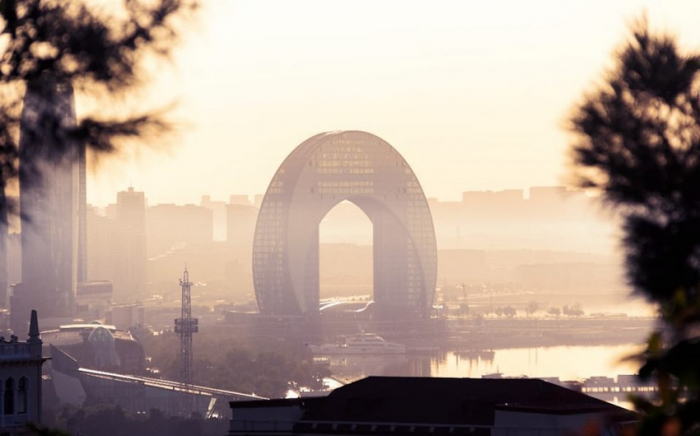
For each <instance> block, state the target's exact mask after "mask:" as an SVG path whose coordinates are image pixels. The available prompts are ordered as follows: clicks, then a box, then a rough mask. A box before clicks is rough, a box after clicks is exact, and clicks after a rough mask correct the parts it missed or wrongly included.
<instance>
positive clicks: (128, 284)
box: [113, 187, 146, 301]
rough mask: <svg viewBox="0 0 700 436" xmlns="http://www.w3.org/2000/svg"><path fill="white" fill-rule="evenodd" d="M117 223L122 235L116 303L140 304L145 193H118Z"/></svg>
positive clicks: (144, 264) (144, 251) (130, 190)
mask: <svg viewBox="0 0 700 436" xmlns="http://www.w3.org/2000/svg"><path fill="white" fill-rule="evenodd" d="M117 222H118V223H119V226H120V227H121V229H122V231H123V238H122V240H121V241H120V243H119V245H120V246H119V247H118V257H117V268H116V269H117V270H116V276H115V277H114V280H113V283H114V293H115V299H116V300H118V301H138V300H141V299H142V298H143V292H144V288H145V286H146V197H145V196H144V194H143V192H137V191H134V188H132V187H129V189H128V190H127V191H122V192H119V193H117Z"/></svg>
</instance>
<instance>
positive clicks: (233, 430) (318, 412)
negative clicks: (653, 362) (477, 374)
mask: <svg viewBox="0 0 700 436" xmlns="http://www.w3.org/2000/svg"><path fill="white" fill-rule="evenodd" d="M231 410H232V414H233V417H232V419H231V426H230V431H229V436H245V435H253V434H255V435H258V436H263V435H273V434H274V435H277V436H282V435H411V434H416V435H422V434H424V435H470V436H490V435H494V436H558V435H562V434H569V435H576V434H597V435H601V436H606V435H610V436H613V435H616V434H618V433H619V431H620V430H621V429H622V428H623V427H624V426H628V425H630V424H631V423H632V422H633V421H634V420H635V419H636V415H635V414H633V413H632V412H629V411H627V410H625V409H622V408H620V407H617V406H615V405H612V404H609V403H606V402H604V401H601V400H597V399H595V398H592V397H589V396H587V395H584V394H581V393H579V392H575V391H572V390H569V389H566V388H563V387H561V386H557V385H554V384H551V383H547V382H545V381H542V380H538V379H469V378H462V379H454V378H424V377H368V378H365V379H363V380H360V381H357V382H355V383H352V384H349V385H347V386H343V387H341V388H339V389H336V390H335V391H333V392H332V393H331V394H330V395H328V396H327V397H321V398H308V399H290V400H268V401H241V402H231Z"/></svg>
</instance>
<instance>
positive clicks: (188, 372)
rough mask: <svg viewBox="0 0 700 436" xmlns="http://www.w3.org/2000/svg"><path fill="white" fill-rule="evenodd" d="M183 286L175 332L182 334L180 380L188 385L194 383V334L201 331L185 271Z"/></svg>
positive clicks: (187, 275) (182, 280)
mask: <svg viewBox="0 0 700 436" xmlns="http://www.w3.org/2000/svg"><path fill="white" fill-rule="evenodd" d="M180 287H182V311H181V316H180V318H177V319H176V320H175V333H179V334H180V381H181V382H182V383H184V384H185V385H186V386H189V385H191V384H192V377H193V375H194V367H193V359H192V334H193V333H197V332H198V331H199V320H198V319H197V318H192V300H191V295H190V288H191V287H192V283H191V282H190V274H189V273H188V272H187V268H185V272H184V273H183V274H182V278H181V279H180Z"/></svg>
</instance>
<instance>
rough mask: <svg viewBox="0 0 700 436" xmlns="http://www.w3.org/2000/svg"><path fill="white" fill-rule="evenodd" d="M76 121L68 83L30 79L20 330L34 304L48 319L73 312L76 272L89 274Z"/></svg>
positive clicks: (15, 319)
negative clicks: (82, 229) (73, 129)
mask: <svg viewBox="0 0 700 436" xmlns="http://www.w3.org/2000/svg"><path fill="white" fill-rule="evenodd" d="M75 122H76V121H75V103H74V98H73V88H72V87H71V86H70V85H69V84H65V83H57V82H55V81H52V80H43V81H40V82H37V83H30V84H29V85H28V87H27V91H26V95H25V99H24V107H23V109H22V115H21V122H20V166H21V169H22V172H21V175H20V212H21V213H22V215H23V216H24V217H25V218H26V219H25V221H24V222H23V223H22V283H21V284H20V285H17V286H15V289H14V295H13V296H12V298H11V302H10V307H11V312H12V321H11V323H12V327H13V329H17V331H22V330H23V329H24V324H26V320H25V319H24V317H25V316H26V315H25V314H26V313H27V311H28V310H30V309H38V310H39V311H41V313H42V315H43V316H44V317H45V319H46V320H47V321H48V320H50V319H51V318H60V317H70V316H72V315H73V313H74V310H75V307H74V306H75V292H76V288H77V283H78V280H79V279H80V277H79V274H82V276H83V277H82V278H83V279H84V278H85V273H86V265H85V262H86V256H85V252H84V249H85V243H84V242H82V243H81V241H84V238H80V234H81V232H80V222H81V221H83V223H84V217H83V219H82V220H81V216H83V215H84V211H85V205H84V204H81V202H84V199H85V196H84V195H81V188H82V189H84V188H85V184H84V174H85V154H84V151H83V150H81V147H79V145H78V144H76V143H74V142H73V140H72V139H71V138H70V137H69V135H68V134H67V130H68V129H69V128H71V127H73V126H75ZM81 174H82V176H83V177H82V180H81ZM81 248H82V252H81ZM81 264H82V266H81ZM49 322H50V321H49Z"/></svg>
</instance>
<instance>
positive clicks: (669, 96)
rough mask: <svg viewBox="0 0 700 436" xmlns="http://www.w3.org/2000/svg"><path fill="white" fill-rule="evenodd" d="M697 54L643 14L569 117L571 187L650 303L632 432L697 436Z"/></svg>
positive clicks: (699, 57)
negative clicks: (612, 237)
mask: <svg viewBox="0 0 700 436" xmlns="http://www.w3.org/2000/svg"><path fill="white" fill-rule="evenodd" d="M699 71H700V55H698V54H689V55H685V54H682V53H680V51H679V49H678V47H677V44H676V42H675V39H674V38H673V37H670V36H665V35H656V34H652V33H651V32H650V31H649V30H648V25H647V23H646V22H645V20H642V21H640V22H639V23H637V24H635V25H634V26H633V28H632V37H631V38H630V40H629V42H628V43H627V45H626V46H625V47H623V49H622V50H621V51H620V52H619V53H618V56H617V65H616V67H615V68H614V69H613V70H612V71H610V72H609V73H608V75H607V76H606V78H605V80H604V82H603V83H602V84H601V85H600V86H599V88H598V89H597V90H596V91H595V92H594V93H592V94H590V95H588V96H586V98H585V100H584V101H583V103H582V104H581V105H580V106H578V107H577V108H576V110H575V112H574V113H573V115H572V117H571V129H572V130H573V132H574V133H575V134H576V137H577V142H576V143H575V144H574V146H573V149H572V152H573V153H572V156H573V161H574V162H575V165H576V170H577V175H578V182H579V186H581V187H582V188H585V189H593V190H595V191H597V192H598V193H600V194H601V196H602V198H603V200H604V201H605V202H606V204H608V205H610V206H611V207H613V208H614V209H615V210H616V211H617V212H619V213H620V215H621V218H622V220H623V231H624V239H623V247H624V249H625V256H626V259H625V260H626V272H627V278H628V281H629V283H630V284H631V286H632V287H633V290H634V292H636V293H638V294H641V295H643V296H645V297H646V298H647V299H648V300H649V301H651V302H653V303H655V304H656V305H657V307H658V308H659V320H660V323H659V328H658V329H657V331H656V332H654V333H653V334H652V335H651V337H650V338H649V340H648V343H647V347H646V351H645V352H644V353H643V355H642V356H640V360H641V361H642V367H641V369H640V373H639V374H640V377H642V378H644V379H648V378H650V377H651V378H653V379H655V381H656V383H657V385H658V393H657V395H655V398H653V399H652V400H651V401H648V400H645V399H642V398H634V399H633V401H634V404H635V405H636V407H637V409H638V410H639V411H641V412H643V413H644V419H643V421H642V425H641V426H640V428H639V432H638V433H639V434H640V435H652V434H653V435H659V434H663V435H667V436H675V435H689V434H700V427H699V426H700V401H699V400H700V342H699V341H700V338H699V337H698V332H700V330H698V327H699V322H700V298H699V297H700V294H699V293H700V189H698V186H700V80H699V76H698V72H699Z"/></svg>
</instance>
